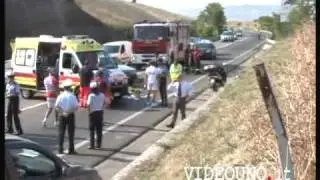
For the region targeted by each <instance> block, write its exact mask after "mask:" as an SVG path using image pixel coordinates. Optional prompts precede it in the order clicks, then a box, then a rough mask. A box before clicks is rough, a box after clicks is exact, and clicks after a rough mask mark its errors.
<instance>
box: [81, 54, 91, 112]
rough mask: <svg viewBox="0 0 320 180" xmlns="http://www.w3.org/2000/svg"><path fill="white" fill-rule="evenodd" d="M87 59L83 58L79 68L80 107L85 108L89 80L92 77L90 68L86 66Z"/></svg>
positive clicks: (88, 91) (87, 63)
mask: <svg viewBox="0 0 320 180" xmlns="http://www.w3.org/2000/svg"><path fill="white" fill-rule="evenodd" d="M88 65H89V61H88V60H85V61H84V65H83V66H82V68H81V69H80V73H79V75H80V98H79V99H80V107H82V108H85V107H86V106H87V105H86V104H87V103H86V102H87V99H88V95H89V93H90V87H89V85H90V82H91V80H92V78H93V72H92V69H90V68H89V67H88Z"/></svg>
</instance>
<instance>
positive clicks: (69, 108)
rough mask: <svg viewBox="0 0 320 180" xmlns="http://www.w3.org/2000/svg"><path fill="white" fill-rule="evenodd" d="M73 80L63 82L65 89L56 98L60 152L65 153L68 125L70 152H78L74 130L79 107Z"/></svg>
mask: <svg viewBox="0 0 320 180" xmlns="http://www.w3.org/2000/svg"><path fill="white" fill-rule="evenodd" d="M72 85H73V83H72V80H70V79H67V80H65V81H64V82H63V88H64V91H63V93H61V94H60V95H59V96H58V98H57V100H56V104H55V107H56V110H57V111H58V114H59V115H58V120H59V137H58V140H59V149H58V151H59V154H63V142H64V134H65V131H66V127H67V126H68V136H69V152H68V154H76V152H75V150H74V131H75V112H76V111H77V109H78V108H79V103H78V100H77V97H76V96H75V95H74V94H73V93H72V90H71V87H72Z"/></svg>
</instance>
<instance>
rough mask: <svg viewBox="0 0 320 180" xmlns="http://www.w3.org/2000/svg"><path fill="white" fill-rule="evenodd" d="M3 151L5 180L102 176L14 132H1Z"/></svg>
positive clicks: (96, 179) (96, 178)
mask: <svg viewBox="0 0 320 180" xmlns="http://www.w3.org/2000/svg"><path fill="white" fill-rule="evenodd" d="M5 151H6V157H5V159H6V169H7V170H8V171H7V172H8V173H9V174H7V179H8V180H18V179H17V176H19V180H86V179H92V180H102V178H101V177H100V176H99V174H98V172H97V171H96V170H95V169H93V168H90V167H83V166H79V165H74V164H71V163H69V162H67V161H65V160H64V159H62V158H59V157H58V156H56V155H55V154H53V153H52V152H51V151H49V150H47V149H46V148H43V147H42V146H41V145H39V144H38V143H36V142H33V141H30V140H28V139H24V138H21V137H18V136H14V135H11V134H5ZM9 161H10V162H9Z"/></svg>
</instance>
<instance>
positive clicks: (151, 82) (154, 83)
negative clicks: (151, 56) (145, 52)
mask: <svg viewBox="0 0 320 180" xmlns="http://www.w3.org/2000/svg"><path fill="white" fill-rule="evenodd" d="M159 74H160V72H159V69H158V68H157V67H156V62H155V61H151V62H150V66H149V67H147V69H146V77H145V83H144V88H145V89H147V104H148V105H152V106H155V105H157V104H156V95H157V91H158V77H159ZM151 94H152V101H151V102H150V95H151Z"/></svg>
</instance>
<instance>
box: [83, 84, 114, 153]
mask: <svg viewBox="0 0 320 180" xmlns="http://www.w3.org/2000/svg"><path fill="white" fill-rule="evenodd" d="M90 89H91V93H90V94H89V97H88V101H87V105H88V111H89V131H90V145H89V147H88V148H89V149H95V148H97V149H100V148H101V143H102V128H103V109H104V107H105V106H107V105H108V104H109V102H108V99H107V98H106V97H105V95H104V93H102V92H101V90H100V89H99V85H98V83H97V82H95V81H93V82H91V83H90ZM95 133H96V134H97V141H96V146H95V139H94V134H95Z"/></svg>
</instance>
